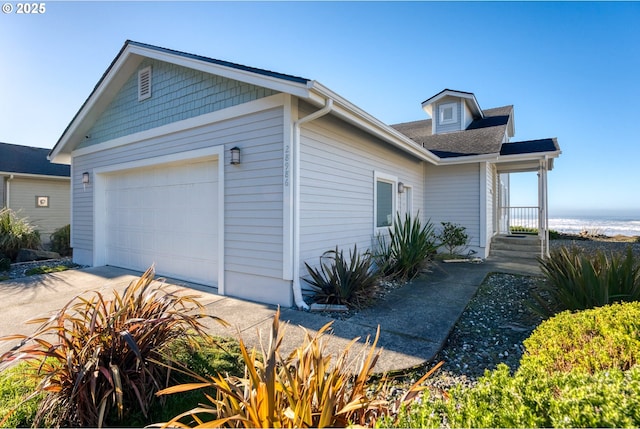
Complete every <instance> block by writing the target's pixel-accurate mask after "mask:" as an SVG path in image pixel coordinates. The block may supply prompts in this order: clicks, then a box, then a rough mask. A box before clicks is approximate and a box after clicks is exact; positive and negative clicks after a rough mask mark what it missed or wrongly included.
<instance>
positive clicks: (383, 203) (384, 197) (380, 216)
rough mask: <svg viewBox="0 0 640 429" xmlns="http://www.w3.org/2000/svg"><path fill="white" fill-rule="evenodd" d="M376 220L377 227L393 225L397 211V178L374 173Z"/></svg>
mask: <svg viewBox="0 0 640 429" xmlns="http://www.w3.org/2000/svg"><path fill="white" fill-rule="evenodd" d="M374 176H375V177H374V181H375V195H374V209H375V213H374V222H375V227H376V228H386V227H388V226H392V225H393V219H394V217H395V213H396V192H395V190H396V186H397V182H398V180H397V178H396V177H393V176H387V175H382V174H377V173H376V174H375V175H374Z"/></svg>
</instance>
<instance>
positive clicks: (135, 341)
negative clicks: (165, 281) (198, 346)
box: [0, 267, 224, 427]
mask: <svg viewBox="0 0 640 429" xmlns="http://www.w3.org/2000/svg"><path fill="white" fill-rule="evenodd" d="M203 317H213V316H207V315H206V313H205V308H204V307H203V306H202V305H201V304H200V303H199V302H198V301H197V300H196V297H195V296H193V295H186V294H181V293H179V292H171V291H169V290H167V289H166V287H164V286H163V285H160V286H157V285H155V282H154V270H153V267H151V268H149V269H148V270H147V271H146V272H145V273H144V274H143V275H142V277H140V278H139V279H137V280H134V281H132V282H131V283H130V284H129V286H128V287H127V288H126V289H125V290H124V292H123V293H122V294H120V293H118V292H117V291H114V295H113V297H112V298H110V299H109V298H107V297H106V296H105V295H103V294H102V292H97V291H96V292H93V293H92V294H90V295H88V296H82V295H81V296H77V297H75V298H73V299H72V300H71V301H69V302H68V303H67V304H66V305H65V306H64V307H63V308H61V309H60V310H59V311H57V312H56V313H55V314H54V315H52V316H51V317H48V318H37V319H33V320H31V321H30V322H29V323H32V324H39V325H40V326H39V327H38V328H37V329H36V330H35V332H34V333H33V334H31V335H11V336H8V337H4V338H2V339H0V340H2V341H16V340H18V341H20V343H19V344H18V345H17V346H15V347H14V348H12V349H11V350H10V351H8V352H6V353H5V354H3V355H2V356H1V357H0V363H2V364H4V365H7V364H10V363H12V362H15V361H27V362H29V363H31V364H32V365H33V366H34V368H36V369H37V371H35V372H33V373H32V374H34V377H35V378H36V379H37V387H36V388H35V390H34V395H36V394H40V393H44V394H45V396H44V399H43V400H42V401H41V402H40V406H39V408H38V413H37V415H36V419H35V422H34V425H36V426H49V425H55V426H59V425H68V426H93V427H101V426H103V425H105V424H114V423H120V424H122V423H123V422H124V421H125V420H124V419H125V418H126V416H127V414H128V413H129V412H130V411H132V410H135V411H141V412H142V413H143V414H144V415H145V416H146V415H147V413H148V411H149V407H150V404H151V403H152V401H153V400H154V398H155V395H154V394H155V392H157V391H158V390H160V389H162V388H163V387H166V386H167V383H168V377H169V373H170V371H169V369H168V367H167V366H166V364H165V363H166V360H167V356H166V355H164V354H163V349H165V348H166V347H167V346H168V345H169V344H170V343H171V342H173V341H175V340H177V339H184V338H192V337H193V336H196V335H201V336H204V335H205V331H204V325H202V323H201V319H202V318H203ZM214 319H216V320H218V321H220V322H221V323H224V322H222V321H221V320H220V319H218V318H216V317H214Z"/></svg>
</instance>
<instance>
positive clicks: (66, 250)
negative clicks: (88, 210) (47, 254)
mask: <svg viewBox="0 0 640 429" xmlns="http://www.w3.org/2000/svg"><path fill="white" fill-rule="evenodd" d="M51 250H52V251H54V252H56V253H59V254H60V256H71V225H65V226H63V227H60V228H58V229H56V230H55V231H54V232H53V234H51Z"/></svg>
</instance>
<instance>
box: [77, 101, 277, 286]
mask: <svg viewBox="0 0 640 429" xmlns="http://www.w3.org/2000/svg"><path fill="white" fill-rule="evenodd" d="M282 141H283V109H282V108H276V109H271V110H267V111H262V112H259V113H255V114H251V115H246V116H242V117H239V118H234V119H231V120H226V121H223V122H219V123H215V124H211V125H207V126H202V127H198V128H194V129H190V130H185V131H181V132H177V133H172V134H169V135H165V136H160V137H157V138H153V139H149V140H145V141H142V142H137V143H134V144H130V145H126V146H120V147H117V148H113V149H109V150H105V151H101V152H96V153H93V154H88V155H81V156H77V157H74V159H73V166H74V168H73V172H74V178H73V180H72V183H73V184H74V199H73V204H74V219H73V222H74V231H73V237H74V245H75V246H76V247H78V248H82V249H85V250H87V251H89V252H92V251H93V192H92V188H91V185H89V186H88V187H87V189H86V190H85V189H84V188H83V185H82V183H81V182H82V180H81V176H82V172H84V171H91V170H92V169H93V168H98V167H104V166H109V165H115V164H120V163H124V162H130V161H136V160H141V159H146V158H151V157H158V156H163V155H169V154H174V153H180V152H185V151H191V150H196V149H202V148H206V147H211V146H219V145H224V146H225V157H227V160H226V162H224V161H222V162H223V163H224V169H225V197H224V199H225V266H226V270H227V271H229V270H231V271H237V272H241V273H247V274H254V275H263V276H270V277H277V278H282V254H283V253H282V225H283V218H282V207H283V200H282V198H283V192H282V165H283V162H282V156H283V147H282ZM233 146H238V147H240V148H241V150H242V164H240V165H237V166H234V165H229V160H228V157H229V149H230V148H231V147H233ZM176 221H179V219H177V220H176Z"/></svg>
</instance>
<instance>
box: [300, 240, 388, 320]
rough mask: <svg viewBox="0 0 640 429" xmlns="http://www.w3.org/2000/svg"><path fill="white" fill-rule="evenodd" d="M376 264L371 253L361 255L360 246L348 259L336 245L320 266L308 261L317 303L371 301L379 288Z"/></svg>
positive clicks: (361, 304) (311, 283)
mask: <svg viewBox="0 0 640 429" xmlns="http://www.w3.org/2000/svg"><path fill="white" fill-rule="evenodd" d="M372 264H373V259H372V257H371V254H370V253H369V252H365V253H363V254H359V253H358V246H357V245H354V246H353V250H349V259H348V260H347V259H346V258H345V257H344V253H343V251H342V250H340V251H338V247H337V246H336V248H335V250H328V251H326V252H325V253H323V254H322V256H321V257H320V267H319V268H314V267H311V266H310V265H309V264H307V263H306V262H305V266H306V267H307V271H308V272H309V275H310V276H311V278H307V279H305V280H306V281H307V283H309V284H310V285H311V287H312V288H313V290H314V291H315V296H314V299H315V301H316V302H319V303H323V304H344V305H349V306H350V307H356V308H357V307H361V306H363V305H365V304H367V303H368V302H369V301H370V300H371V299H372V298H373V295H374V294H375V293H376V291H377V290H378V288H377V286H378V275H377V274H376V272H375V270H374V269H373V267H372Z"/></svg>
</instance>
